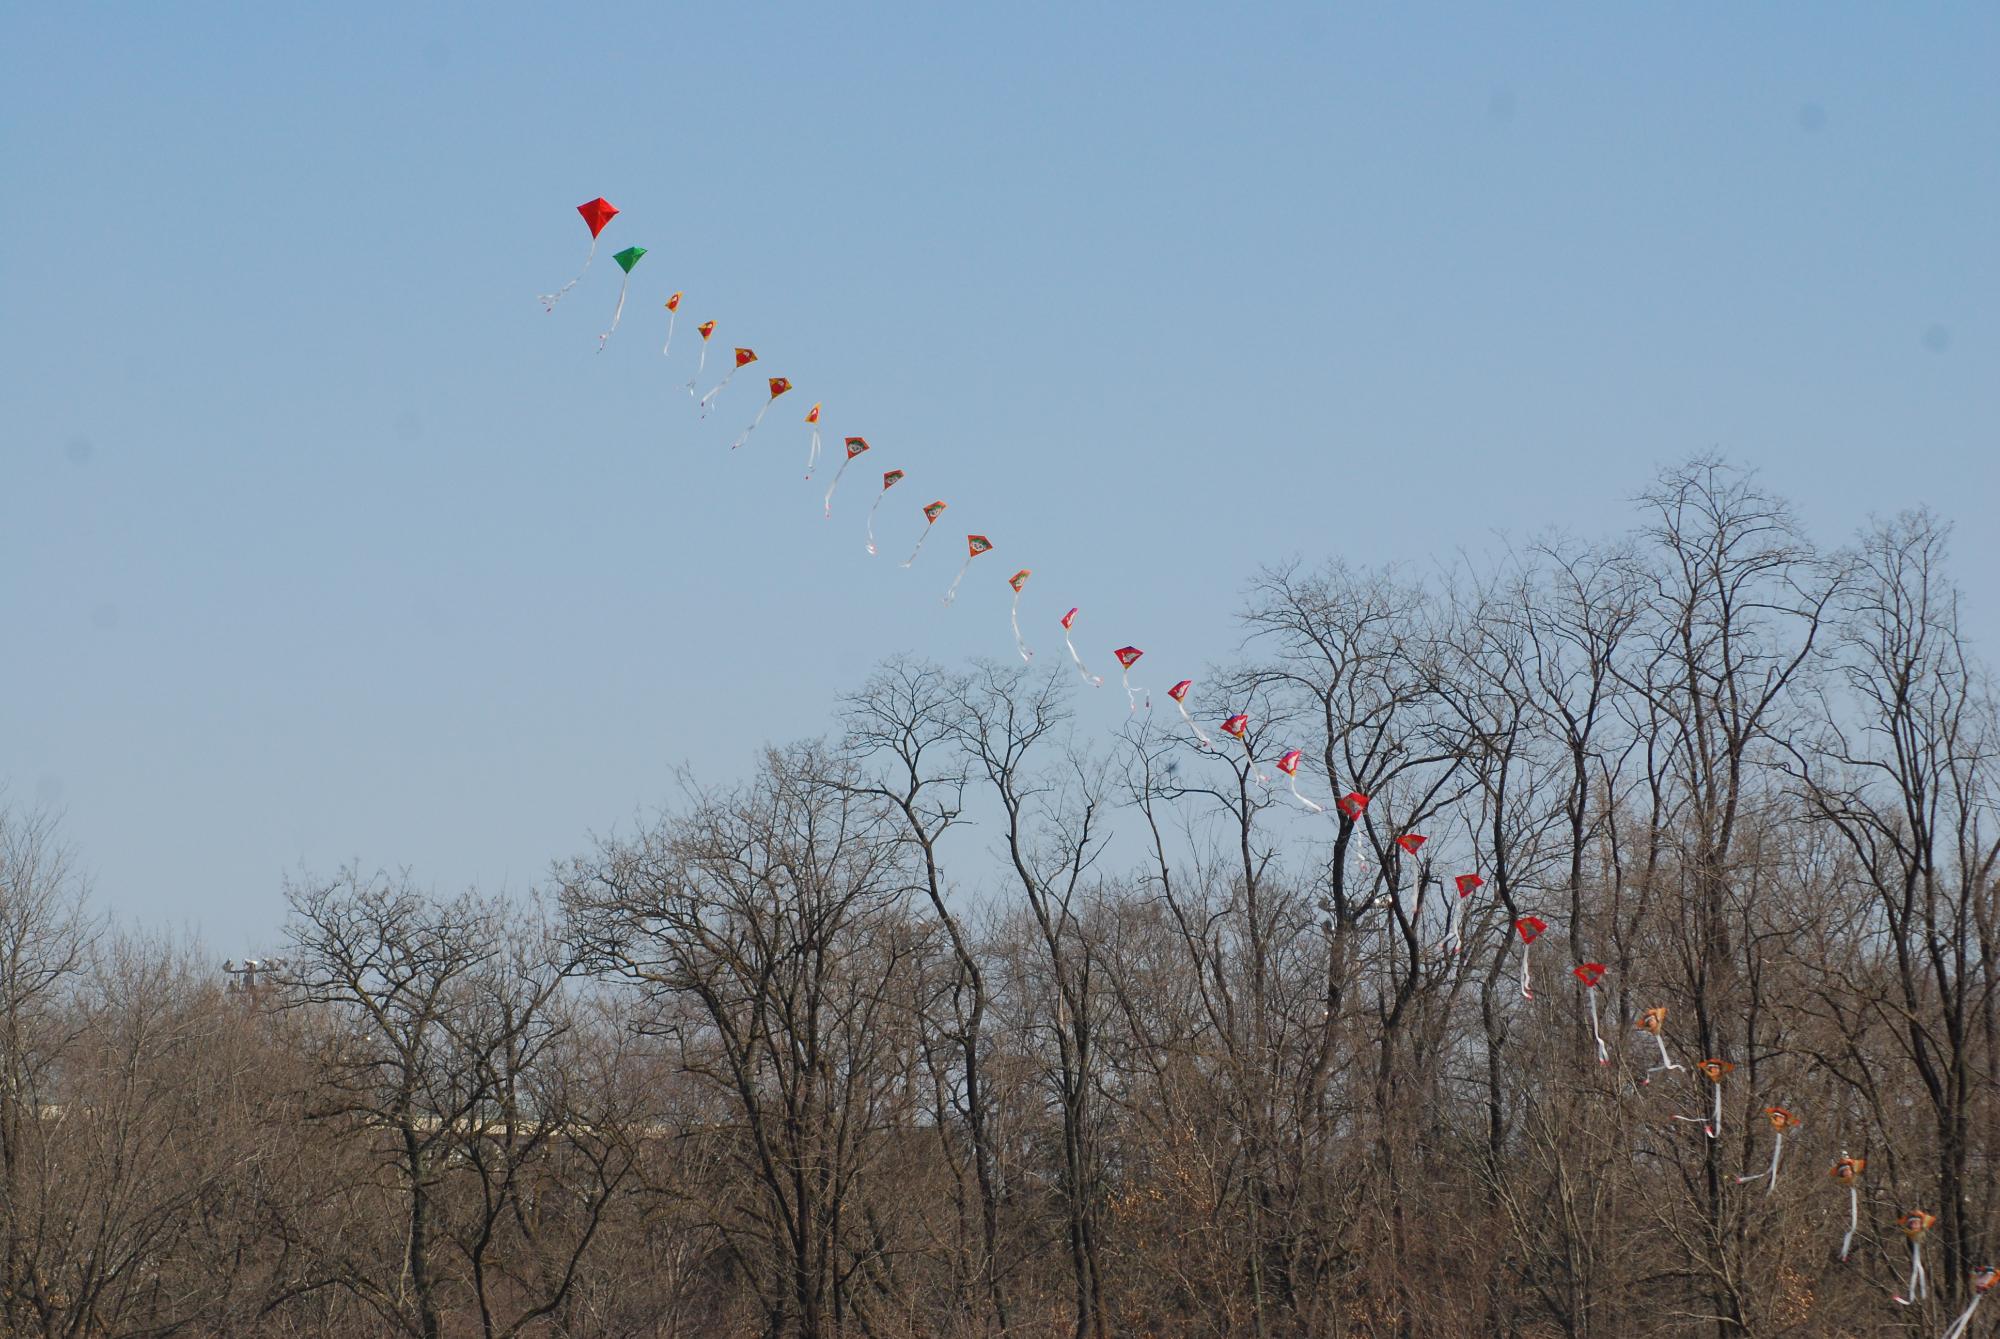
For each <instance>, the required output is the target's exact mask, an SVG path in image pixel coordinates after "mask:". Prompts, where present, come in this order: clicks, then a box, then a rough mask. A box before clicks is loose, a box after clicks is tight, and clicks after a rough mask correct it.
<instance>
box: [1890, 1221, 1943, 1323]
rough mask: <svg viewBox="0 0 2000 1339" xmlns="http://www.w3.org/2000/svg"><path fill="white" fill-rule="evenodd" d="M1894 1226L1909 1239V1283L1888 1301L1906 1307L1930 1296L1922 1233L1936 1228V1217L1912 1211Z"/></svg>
mask: <svg viewBox="0 0 2000 1339" xmlns="http://www.w3.org/2000/svg"><path fill="white" fill-rule="evenodd" d="M1896 1226H1897V1227H1900V1228H1902V1229H1903V1235H1904V1236H1906V1237H1908V1238H1909V1239H1910V1282H1909V1285H1908V1286H1907V1287H1905V1288H1904V1289H1903V1293H1902V1294H1891V1295H1890V1300H1891V1301H1894V1302H1900V1303H1902V1304H1903V1305H1904V1306H1908V1305H1910V1303H1912V1302H1916V1301H1920V1300H1922V1299H1923V1298H1925V1297H1928V1296H1930V1280H1929V1279H1927V1278H1926V1277H1925V1275H1924V1233H1926V1232H1928V1231H1930V1230H1931V1229H1932V1228H1933V1227H1935V1226H1937V1215H1936V1214H1929V1213H1925V1212H1924V1211H1923V1210H1922V1209H1912V1210H1910V1211H1909V1212H1908V1213H1906V1214H1904V1215H1903V1216H1902V1217H1901V1218H1899V1219H1897V1220H1896ZM1947 1334H1949V1331H1947Z"/></svg>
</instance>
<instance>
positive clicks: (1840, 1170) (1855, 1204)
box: [1827, 1149, 1868, 1261]
mask: <svg viewBox="0 0 2000 1339" xmlns="http://www.w3.org/2000/svg"><path fill="white" fill-rule="evenodd" d="M1867 1170H1868V1159H1866V1158H1850V1157H1848V1156H1847V1151H1846V1150H1845V1149H1842V1150H1841V1153H1840V1156H1839V1157H1838V1158H1836V1159H1835V1160H1834V1164H1833V1167H1832V1169H1831V1170H1829V1171H1828V1172H1827V1175H1828V1176H1830V1177H1832V1178H1833V1179H1834V1180H1835V1181H1837V1182H1839V1183H1840V1184H1841V1185H1844V1186H1846V1187H1847V1235H1846V1236H1844V1237H1842V1238H1841V1239H1840V1258H1841V1259H1842V1260H1843V1261H1844V1260H1846V1259H1847V1252H1848V1248H1849V1247H1851V1246H1853V1245H1854V1230H1855V1229H1856V1228H1858V1227H1860V1226H1861V1173H1863V1172H1865V1171H1867Z"/></svg>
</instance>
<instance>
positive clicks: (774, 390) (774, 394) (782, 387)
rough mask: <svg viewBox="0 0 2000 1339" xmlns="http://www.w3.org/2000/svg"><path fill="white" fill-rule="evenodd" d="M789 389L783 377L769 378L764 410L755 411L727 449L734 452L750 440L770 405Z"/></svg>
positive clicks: (788, 384) (789, 384) (776, 401)
mask: <svg viewBox="0 0 2000 1339" xmlns="http://www.w3.org/2000/svg"><path fill="white" fill-rule="evenodd" d="M737 352H738V353H741V352H742V350H741V349H738V350H737ZM791 388H792V383H791V382H789V381H787V380H785V378H783V377H772V378H771V398H770V399H768V400H766V401H764V408H763V409H759V410H758V411H757V417H755V418H753V419H751V420H750V426H749V427H747V428H745V429H744V430H743V435H742V436H741V437H738V438H737V439H736V441H735V442H734V443H733V444H731V446H730V448H729V449H730V450H731V451H734V450H735V449H736V448H737V447H739V446H741V445H743V443H745V442H747V441H749V440H750V434H751V433H753V432H755V431H757V425H758V424H759V423H762V422H763V421H764V414H765V412H766V411H767V410H769V409H770V407H771V406H772V405H774V404H776V403H778V397H779V396H780V395H783V394H784V393H785V392H786V391H788V390H790V389H791Z"/></svg>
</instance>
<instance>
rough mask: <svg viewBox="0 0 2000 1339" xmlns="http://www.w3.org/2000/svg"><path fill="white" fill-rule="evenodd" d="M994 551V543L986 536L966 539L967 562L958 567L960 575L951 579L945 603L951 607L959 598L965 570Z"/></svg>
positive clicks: (969, 536)
mask: <svg viewBox="0 0 2000 1339" xmlns="http://www.w3.org/2000/svg"><path fill="white" fill-rule="evenodd" d="M992 551H993V541H992V540H990V539H988V538H987V537H986V536H984V535H967V536H966V537H965V561H964V562H962V563H960V564H959V565H958V575H957V576H955V577H953V578H952V579H951V589H950V590H948V591H946V592H945V593H944V602H945V603H946V604H947V605H949V604H950V603H951V602H952V601H953V600H956V599H957V598H958V583H959V582H961V581H963V580H965V569H966V568H968V567H970V566H972V560H973V559H974V558H977V557H978V556H979V555H980V554H982V553H991V552H992Z"/></svg>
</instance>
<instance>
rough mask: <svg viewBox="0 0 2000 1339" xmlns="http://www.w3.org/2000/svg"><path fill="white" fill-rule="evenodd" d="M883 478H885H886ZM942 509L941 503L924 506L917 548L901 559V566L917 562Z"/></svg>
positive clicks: (943, 505)
mask: <svg viewBox="0 0 2000 1339" xmlns="http://www.w3.org/2000/svg"><path fill="white" fill-rule="evenodd" d="M884 477H885V478H886V477H887V476H884ZM888 486H889V485H888V484H886V483H884V484H883V485H882V487H884V488H887V487H888ZM944 507H945V504H944V503H943V502H942V501H938V502H928V503H925V504H924V531H923V533H922V534H920V535H918V536H917V546H916V547H915V548H913V549H911V550H910V556H909V557H907V558H905V559H903V566H905V567H908V566H909V565H910V564H911V563H913V562H915V561H916V560H917V555H918V554H919V553H922V552H923V551H924V541H925V540H927V539H929V538H930V537H931V527H933V526H935V525H936V524H937V518H938V517H940V516H942V515H944Z"/></svg>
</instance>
